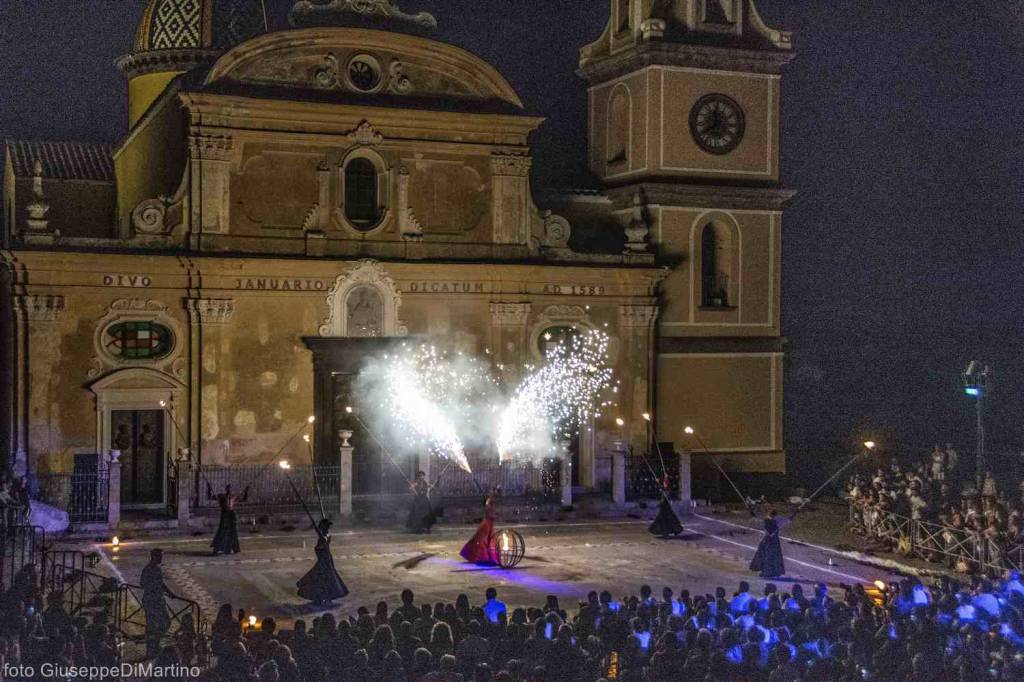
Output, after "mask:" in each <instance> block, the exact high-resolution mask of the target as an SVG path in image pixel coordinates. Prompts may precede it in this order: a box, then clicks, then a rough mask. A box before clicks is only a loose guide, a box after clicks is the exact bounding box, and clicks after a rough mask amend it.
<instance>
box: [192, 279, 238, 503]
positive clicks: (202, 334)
mask: <svg viewBox="0 0 1024 682" xmlns="http://www.w3.org/2000/svg"><path fill="white" fill-rule="evenodd" d="M183 304H184V306H185V310H186V311H188V319H189V381H188V386H189V402H188V412H187V414H188V419H187V420H186V424H187V425H186V427H185V433H186V435H187V437H188V442H187V443H183V444H182V447H188V448H192V451H193V453H194V455H195V460H194V461H195V464H196V465H197V466H201V465H202V463H203V458H202V457H203V455H202V453H203V444H204V443H205V442H206V441H208V440H211V439H214V438H216V437H217V434H218V433H219V431H220V424H219V419H220V411H219V401H220V398H221V396H222V395H225V394H226V391H227V388H228V387H227V386H226V385H224V386H222V385H221V382H226V381H227V377H226V373H225V372H222V371H219V365H220V360H221V358H220V355H221V354H222V353H228V352H230V346H226V345H225V344H230V334H225V329H226V328H227V327H228V325H230V323H231V320H232V318H233V317H234V314H235V302H234V300H233V299H230V298H186V299H185V300H184V301H183ZM197 481H198V479H196V481H194V482H193V483H194V485H198V483H197Z"/></svg>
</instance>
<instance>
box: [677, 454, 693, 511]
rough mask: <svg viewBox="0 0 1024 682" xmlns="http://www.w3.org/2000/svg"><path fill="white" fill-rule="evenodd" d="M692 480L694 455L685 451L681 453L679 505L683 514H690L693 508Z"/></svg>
mask: <svg viewBox="0 0 1024 682" xmlns="http://www.w3.org/2000/svg"><path fill="white" fill-rule="evenodd" d="M692 478H693V453H691V452H690V451H689V450H683V451H682V452H680V453H679V505H680V507H682V510H683V512H689V511H690V509H691V507H692V506H693V493H692V488H691V483H692Z"/></svg>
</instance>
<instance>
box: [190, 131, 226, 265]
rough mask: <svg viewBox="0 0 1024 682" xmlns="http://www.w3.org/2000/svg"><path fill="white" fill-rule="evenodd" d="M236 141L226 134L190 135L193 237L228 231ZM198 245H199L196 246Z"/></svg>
mask: <svg viewBox="0 0 1024 682" xmlns="http://www.w3.org/2000/svg"><path fill="white" fill-rule="evenodd" d="M233 146H234V145H233V142H232V140H231V138H230V137H228V136H226V135H191V136H189V162H190V164H191V166H190V168H191V183H192V192H191V196H192V225H191V231H192V234H193V235H197V234H198V233H204V232H205V233H216V234H224V233H226V232H227V231H228V226H229V214H228V207H229V206H230V201H229V200H230V195H231V192H230V185H229V171H230V160H231V153H232V149H233ZM195 246H198V244H196V245H195Z"/></svg>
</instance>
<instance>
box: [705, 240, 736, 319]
mask: <svg viewBox="0 0 1024 682" xmlns="http://www.w3.org/2000/svg"><path fill="white" fill-rule="evenodd" d="M700 247H701V257H700V271H701V305H702V306H704V307H706V308H727V307H729V306H730V300H729V280H730V275H731V272H732V235H731V234H730V233H729V231H728V230H726V229H725V228H722V227H719V226H717V225H715V224H713V223H710V224H708V225H705V226H704V230H703V231H702V232H701V238H700Z"/></svg>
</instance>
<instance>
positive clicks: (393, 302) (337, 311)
mask: <svg viewBox="0 0 1024 682" xmlns="http://www.w3.org/2000/svg"><path fill="white" fill-rule="evenodd" d="M401 307H402V294H401V292H400V291H399V290H398V286H396V285H395V281H394V280H393V279H391V277H390V276H388V274H387V272H386V271H385V270H384V266H383V265H381V264H380V263H379V262H377V261H375V260H363V261H359V263H358V264H357V265H356V266H355V267H353V268H352V269H351V270H349V271H348V272H347V273H345V274H343V275H339V276H338V279H337V280H336V281H335V283H334V286H333V287H331V291H330V293H329V294H328V295H327V319H326V320H324V323H323V324H322V325H320V330H319V331H320V336H347V337H368V336H369V337H372V336H406V335H407V334H408V333H409V330H408V329H407V328H406V326H405V325H404V324H403V323H402V321H401V320H400V319H399V317H398V313H399V310H400V309H401Z"/></svg>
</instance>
